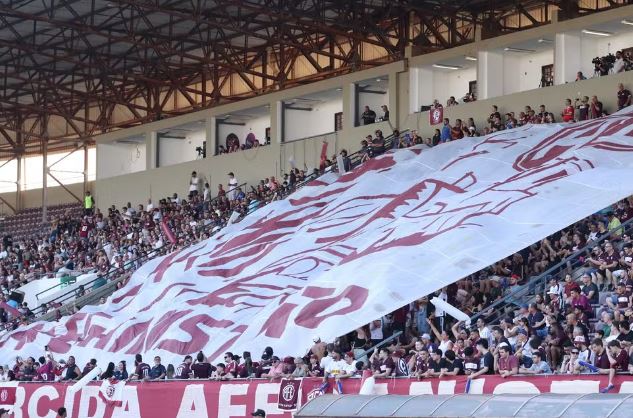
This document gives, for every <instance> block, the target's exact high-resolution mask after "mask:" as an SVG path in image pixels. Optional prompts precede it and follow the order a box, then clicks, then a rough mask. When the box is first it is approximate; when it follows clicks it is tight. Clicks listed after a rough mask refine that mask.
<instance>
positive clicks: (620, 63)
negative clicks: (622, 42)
mask: <svg viewBox="0 0 633 418" xmlns="http://www.w3.org/2000/svg"><path fill="white" fill-rule="evenodd" d="M625 64H626V63H625V62H624V56H622V51H618V52H616V53H615V61H614V62H613V72H614V73H616V74H617V73H622V72H624V70H625V67H626V66H625Z"/></svg>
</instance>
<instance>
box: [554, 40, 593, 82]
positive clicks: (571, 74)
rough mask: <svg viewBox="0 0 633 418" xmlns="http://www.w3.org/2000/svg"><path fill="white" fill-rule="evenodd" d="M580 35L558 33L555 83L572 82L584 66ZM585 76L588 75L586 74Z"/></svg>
mask: <svg viewBox="0 0 633 418" xmlns="http://www.w3.org/2000/svg"><path fill="white" fill-rule="evenodd" d="M580 43H581V40H580V35H572V34H569V33H557V34H556V42H555V44H554V84H556V85H558V84H565V83H571V82H573V81H575V80H576V73H577V72H578V71H580V68H582V64H583V63H582V62H581V61H580V60H581V54H580V47H581V45H580ZM585 76H587V75H586V74H585Z"/></svg>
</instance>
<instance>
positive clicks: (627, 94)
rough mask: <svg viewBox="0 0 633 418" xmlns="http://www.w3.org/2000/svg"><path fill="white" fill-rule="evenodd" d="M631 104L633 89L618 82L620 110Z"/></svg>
mask: <svg viewBox="0 0 633 418" xmlns="http://www.w3.org/2000/svg"><path fill="white" fill-rule="evenodd" d="M627 106H631V91H630V90H628V89H625V88H624V84H622V83H618V110H622V109H624V108H625V107H627Z"/></svg>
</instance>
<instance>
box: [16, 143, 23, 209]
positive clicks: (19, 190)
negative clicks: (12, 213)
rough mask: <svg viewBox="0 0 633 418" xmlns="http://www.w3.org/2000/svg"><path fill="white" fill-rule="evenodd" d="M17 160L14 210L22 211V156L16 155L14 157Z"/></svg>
mask: <svg viewBox="0 0 633 418" xmlns="http://www.w3.org/2000/svg"><path fill="white" fill-rule="evenodd" d="M15 159H16V160H17V163H18V164H17V165H18V167H17V176H16V189H15V193H16V194H15V210H16V211H20V210H22V209H23V208H22V156H21V155H19V154H18V155H17V156H16V157H15Z"/></svg>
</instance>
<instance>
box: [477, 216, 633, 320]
mask: <svg viewBox="0 0 633 418" xmlns="http://www.w3.org/2000/svg"><path fill="white" fill-rule="evenodd" d="M632 225H633V218H631V219H629V220H628V221H626V222H624V223H623V224H622V225H621V226H620V227H618V228H616V229H615V230H613V231H609V232H608V233H607V234H605V235H603V236H602V237H600V238H599V239H598V240H596V241H590V242H588V243H587V244H586V245H585V246H584V247H582V248H581V249H579V250H577V251H576V252H574V253H573V254H570V255H569V256H567V257H566V258H564V259H563V260H561V261H560V262H558V263H556V264H555V265H553V266H552V267H550V268H548V269H547V270H546V271H544V272H543V273H541V274H539V275H538V276H536V277H531V278H529V279H528V282H527V283H526V284H524V285H523V286H521V287H520V288H519V289H516V290H514V291H512V292H510V293H508V294H506V295H504V296H503V297H502V298H501V299H499V300H498V301H496V302H494V303H492V304H491V305H489V306H487V307H485V308H484V309H482V311H481V312H478V313H476V314H475V315H473V316H471V317H470V321H471V323H474V322H475V321H476V320H477V319H478V318H480V317H484V318H485V319H486V321H487V322H490V323H492V322H494V321H496V320H497V319H499V317H500V316H502V315H503V314H504V312H505V311H504V309H503V308H505V307H506V306H509V305H513V304H515V302H514V300H518V299H519V298H525V297H526V296H528V295H529V294H530V293H534V291H536V290H537V289H539V288H540V287H543V288H545V287H546V286H547V281H548V280H549V279H551V278H552V276H555V275H557V274H560V273H561V272H562V271H565V270H568V271H569V273H572V272H573V270H574V269H575V268H578V267H580V266H581V265H582V264H584V260H581V257H583V256H585V255H588V254H590V253H591V250H592V249H593V248H594V247H595V246H596V245H600V244H601V243H603V242H604V241H607V240H609V239H610V238H612V237H613V235H614V234H616V233H617V231H618V230H621V231H623V232H624V231H626V230H627V229H628V228H629V227H630V226H632Z"/></svg>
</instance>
